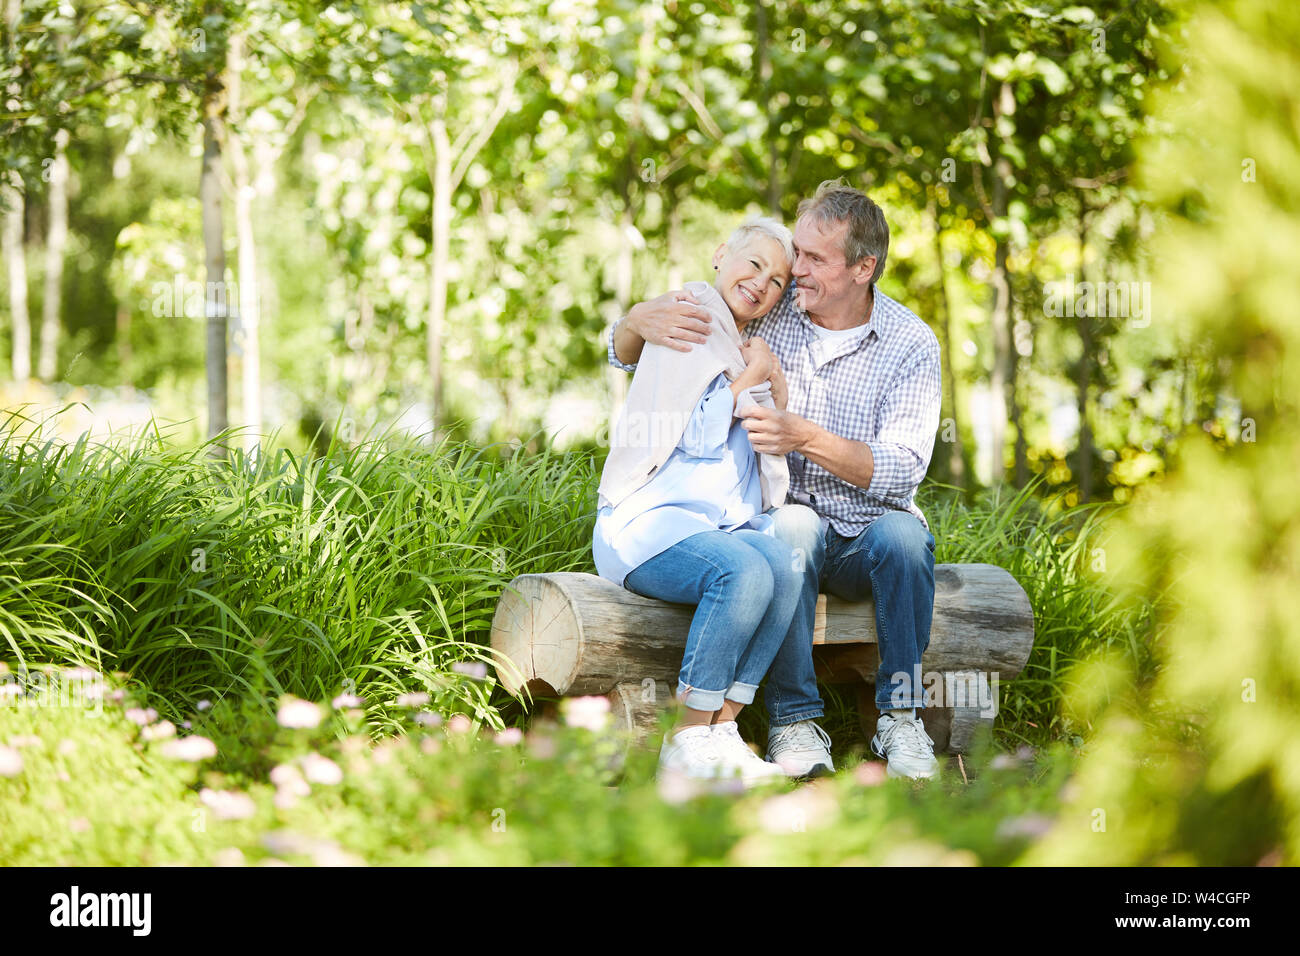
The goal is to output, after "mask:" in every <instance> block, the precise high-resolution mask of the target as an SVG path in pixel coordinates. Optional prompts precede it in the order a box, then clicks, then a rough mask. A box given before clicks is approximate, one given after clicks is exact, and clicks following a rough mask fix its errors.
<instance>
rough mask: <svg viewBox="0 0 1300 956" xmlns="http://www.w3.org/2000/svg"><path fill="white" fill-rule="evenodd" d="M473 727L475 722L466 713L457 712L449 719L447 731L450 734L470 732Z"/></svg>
mask: <svg viewBox="0 0 1300 956" xmlns="http://www.w3.org/2000/svg"><path fill="white" fill-rule="evenodd" d="M472 727H473V724H471V723H470V720H469V718H468V717H466V716H465V715H464V714H456V715H455V716H453V717H452V718H451V720H449V721H447V733H449V734H464V733H468V732H469V730H470V729H471V728H472Z"/></svg>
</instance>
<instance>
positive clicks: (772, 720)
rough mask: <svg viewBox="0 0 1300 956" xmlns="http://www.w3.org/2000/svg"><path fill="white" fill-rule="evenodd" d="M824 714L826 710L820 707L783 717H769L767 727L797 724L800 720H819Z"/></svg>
mask: <svg viewBox="0 0 1300 956" xmlns="http://www.w3.org/2000/svg"><path fill="white" fill-rule="evenodd" d="M825 716H826V711H824V710H822V709H821V708H820V707H819V708H817V709H816V710H810V711H807V712H806V713H802V714H787V715H786V716H784V717H769V718H768V721H767V726H768V727H788V726H789V725H790V724H797V723H799V721H801V720H821V719H822V718H823V717H825Z"/></svg>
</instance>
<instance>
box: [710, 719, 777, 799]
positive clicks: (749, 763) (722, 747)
mask: <svg viewBox="0 0 1300 956" xmlns="http://www.w3.org/2000/svg"><path fill="white" fill-rule="evenodd" d="M713 745H714V747H715V748H716V749H717V751H718V757H719V759H720V760H721V761H722V774H723V775H724V776H731V775H733V774H734V775H738V776H739V777H740V779H741V780H742V781H743V782H744V783H745V784H746V785H749V784H755V783H760V782H762V781H764V780H784V779H785V777H786V775H785V771H784V770H782V769H781V768H780V767H778V766H777V765H776V764H774V763H768V762H767V761H766V760H764V759H763V758H762V757H760V756H759V755H758V754H756V753H754V751H752V750H750V749H749V744H747V743H745V741H744V740H743V739H742V738H741V736H740V729H739V728H738V727H737V726H736V722H735V721H734V720H726V721H721V722H719V723H716V724H714V725H713Z"/></svg>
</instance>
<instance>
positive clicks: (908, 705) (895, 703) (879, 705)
mask: <svg viewBox="0 0 1300 956" xmlns="http://www.w3.org/2000/svg"><path fill="white" fill-rule="evenodd" d="M913 708H915V709H917V710H924V709H925V695H924V694H922V695H921V697H920V698H919V699H917V700H914V701H910V702H909V701H905V700H893V699H891V698H888V697H886V698H885V699H884V700H879V699H877V700H876V710H878V711H880V712H881V713H882V714H883V713H885V711H889V710H911V709H913Z"/></svg>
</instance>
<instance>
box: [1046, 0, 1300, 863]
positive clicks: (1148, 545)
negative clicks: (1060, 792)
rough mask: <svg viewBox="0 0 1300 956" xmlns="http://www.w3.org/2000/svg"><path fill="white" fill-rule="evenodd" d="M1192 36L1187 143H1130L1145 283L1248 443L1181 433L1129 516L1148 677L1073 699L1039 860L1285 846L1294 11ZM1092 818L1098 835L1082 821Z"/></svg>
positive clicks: (1178, 104)
mask: <svg viewBox="0 0 1300 956" xmlns="http://www.w3.org/2000/svg"><path fill="white" fill-rule="evenodd" d="M1185 30H1186V37H1187V43H1188V44H1189V49H1190V55H1189V56H1188V63H1189V67H1188V71H1187V75H1186V77H1185V78H1184V81H1183V82H1182V83H1180V84H1178V85H1177V86H1175V87H1172V88H1170V89H1168V90H1166V91H1165V92H1164V94H1163V104H1162V106H1163V112H1164V115H1166V116H1167V117H1168V119H1169V121H1170V122H1171V123H1176V124H1177V125H1178V127H1179V133H1178V140H1180V141H1181V143H1175V142H1171V141H1168V140H1164V139H1152V140H1149V141H1147V142H1146V143H1145V144H1144V154H1145V161H1144V167H1143V169H1144V176H1145V178H1146V179H1147V181H1148V182H1150V183H1152V184H1153V186H1154V187H1155V188H1156V189H1157V190H1158V191H1159V192H1160V194H1161V195H1162V197H1163V199H1164V201H1165V202H1166V203H1168V204H1169V207H1170V213H1171V216H1172V221H1171V226H1170V228H1169V229H1168V230H1167V231H1166V232H1165V233H1164V234H1163V235H1162V236H1161V237H1160V239H1159V241H1158V247H1157V253H1158V255H1159V261H1161V262H1162V263H1163V266H1162V272H1161V275H1160V281H1159V283H1158V285H1157V292H1158V294H1159V295H1160V296H1161V299H1162V301H1164V302H1166V303H1167V306H1166V310H1165V311H1164V312H1163V314H1164V316H1165V319H1164V321H1165V322H1169V323H1174V322H1177V323H1179V324H1185V325H1187V326H1189V331H1190V334H1191V335H1192V336H1194V337H1198V338H1203V339H1207V340H1209V341H1211V342H1213V344H1214V349H1215V352H1216V353H1217V354H1218V355H1219V356H1220V357H1221V359H1222V360H1223V365H1222V368H1223V370H1224V372H1225V376H1226V378H1227V379H1228V382H1229V383H1230V385H1231V387H1232V388H1233V390H1234V392H1235V393H1236V394H1238V395H1240V396H1241V400H1242V404H1243V409H1242V414H1243V416H1244V417H1243V418H1242V419H1241V421H1239V422H1237V423H1236V424H1237V426H1238V427H1239V428H1241V429H1242V431H1243V434H1248V435H1249V436H1250V437H1248V438H1246V439H1245V440H1243V441H1242V442H1241V443H1240V444H1236V445H1233V446H1230V447H1228V448H1226V449H1224V448H1220V447H1216V443H1214V442H1213V441H1212V440H1210V439H1209V438H1207V437H1206V436H1199V437H1195V436H1193V437H1190V438H1188V439H1187V440H1186V442H1185V444H1184V448H1183V451H1182V453H1181V454H1180V456H1179V461H1178V466H1177V468H1176V469H1175V471H1174V473H1173V474H1172V475H1171V476H1170V478H1169V479H1168V480H1167V481H1165V482H1163V483H1162V484H1161V486H1160V487H1158V488H1155V489H1152V490H1151V491H1149V492H1148V493H1145V494H1142V495H1140V496H1139V498H1138V501H1137V503H1136V504H1135V505H1133V506H1132V507H1131V508H1130V510H1129V512H1128V514H1127V515H1126V519H1125V521H1124V527H1123V536H1122V538H1121V541H1120V547H1119V548H1117V553H1118V554H1119V555H1120V556H1121V560H1120V561H1117V562H1116V565H1115V567H1113V568H1112V573H1113V574H1114V575H1115V579H1116V581H1117V582H1125V583H1127V584H1130V585H1131V586H1132V587H1134V588H1137V589H1141V590H1148V589H1152V588H1161V589H1165V591H1166V594H1167V596H1168V598H1169V602H1168V605H1167V607H1166V609H1165V613H1164V614H1163V620H1162V621H1161V630H1162V640H1161V642H1160V644H1159V645H1158V651H1159V661H1160V665H1161V666H1160V673H1159V677H1158V679H1157V681H1156V682H1155V684H1154V686H1153V687H1152V688H1151V692H1150V695H1149V698H1148V699H1142V698H1141V697H1139V696H1138V695H1135V694H1132V693H1127V694H1124V695H1123V697H1122V699H1120V700H1118V701H1115V702H1113V704H1112V706H1111V707H1110V708H1105V707H1104V706H1103V701H1100V700H1097V699H1096V698H1095V697H1094V696H1093V695H1091V694H1084V695H1082V699H1081V701H1080V704H1081V706H1086V707H1090V708H1092V709H1093V711H1094V713H1095V714H1096V715H1097V717H1096V719H1097V721H1098V722H1099V724H1100V725H1101V731H1100V733H1099V734H1098V736H1097V738H1096V741H1095V744H1094V745H1093V752H1092V753H1091V754H1089V756H1088V758H1087V759H1086V760H1085V762H1084V763H1083V765H1082V769H1081V773H1080V778H1079V782H1080V788H1079V790H1078V792H1077V797H1076V799H1075V800H1073V801H1071V804H1070V806H1068V807H1067V808H1066V816H1067V818H1070V819H1071V821H1072V822H1071V823H1070V825H1066V826H1061V827H1060V828H1058V830H1056V831H1055V832H1054V833H1053V834H1052V836H1051V837H1050V838H1049V839H1048V841H1046V842H1045V843H1044V844H1043V845H1042V846H1040V847H1039V848H1038V850H1037V852H1036V853H1035V854H1034V855H1033V856H1032V861H1033V862H1038V863H1044V862H1063V861H1064V862H1081V863H1095V862H1101V861H1104V862H1107V863H1132V864H1151V863H1156V864H1175V865H1182V864H1198V865H1199V864H1225V863H1226V864H1238V865H1250V864H1255V863H1259V862H1267V863H1272V864H1283V865H1294V864H1295V862H1296V861H1297V859H1300V828H1298V827H1297V821H1300V777H1298V776H1297V767H1300V751H1298V750H1297V737H1296V734H1295V727H1296V724H1297V720H1300V693H1297V688H1298V687H1300V665H1298V664H1297V661H1300V625H1298V624H1297V622H1298V621H1300V605H1298V604H1297V593H1296V590H1295V579H1296V569H1297V567H1300V533H1298V532H1297V529H1300V506H1298V505H1297V498H1296V495H1295V493H1294V476H1295V474H1296V470H1297V466H1298V465H1300V461H1298V460H1297V450H1300V430H1298V429H1297V427H1296V424H1295V422H1296V419H1295V402H1296V395H1297V394H1300V374H1297V368H1296V364H1295V355H1296V354H1297V353H1298V351H1300V323H1297V321H1296V318H1295V311H1294V309H1292V308H1291V306H1290V303H1292V302H1293V301H1294V300H1295V298H1296V296H1297V294H1300V288H1297V273H1296V271H1295V269H1294V268H1293V266H1292V265H1289V264H1288V262H1289V261H1292V260H1294V258H1295V254H1296V251H1297V250H1300V227H1297V222H1300V218H1298V217H1297V212H1298V210H1297V198H1296V197H1297V188H1298V187H1300V174H1298V171H1300V143H1298V142H1297V137H1296V128H1295V120H1294V102H1293V96H1292V94H1291V88H1292V87H1291V86H1288V85H1287V84H1286V83H1285V82H1279V81H1278V79H1277V78H1281V77H1287V76H1291V77H1294V76H1296V75H1297V74H1298V73H1300V57H1298V56H1297V53H1296V51H1297V49H1300V10H1298V9H1297V8H1296V7H1294V6H1288V7H1278V6H1276V5H1274V4H1271V3H1267V2H1255V0H1240V2H1223V3H1206V4H1200V5H1197V6H1196V7H1194V8H1191V9H1189V11H1188V19H1187V23H1186V26H1185ZM1169 55H1171V56H1172V55H1173V51H1172V50H1171V51H1169ZM1265 77H1268V79H1264V78H1265ZM1243 157H1245V159H1243ZM1246 160H1249V162H1247V161H1246ZM1252 164H1257V167H1256V166H1255V165H1252ZM1204 261H1213V262H1214V263H1215V267H1214V268H1213V269H1200V268H1198V267H1197V266H1196V264H1197V263H1200V262H1204ZM1090 671H1091V673H1090V674H1089V675H1088V679H1087V682H1086V684H1087V685H1088V686H1097V685H1099V684H1100V683H1101V682H1103V681H1109V682H1110V683H1111V684H1112V685H1114V686H1119V687H1123V686H1125V685H1128V684H1130V683H1131V681H1132V674H1131V673H1130V672H1129V669H1128V668H1127V667H1126V666H1124V664H1123V662H1120V661H1114V660H1108V661H1104V662H1101V663H1098V664H1096V665H1094V666H1093V667H1092V668H1091V669H1090ZM1098 811H1101V812H1102V813H1104V814H1105V821H1106V824H1105V830H1104V832H1101V831H1098V830H1097V828H1096V826H1095V825H1093V826H1089V825H1088V822H1089V817H1091V818H1092V820H1093V821H1095V820H1096V816H1097V812H1098Z"/></svg>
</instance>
